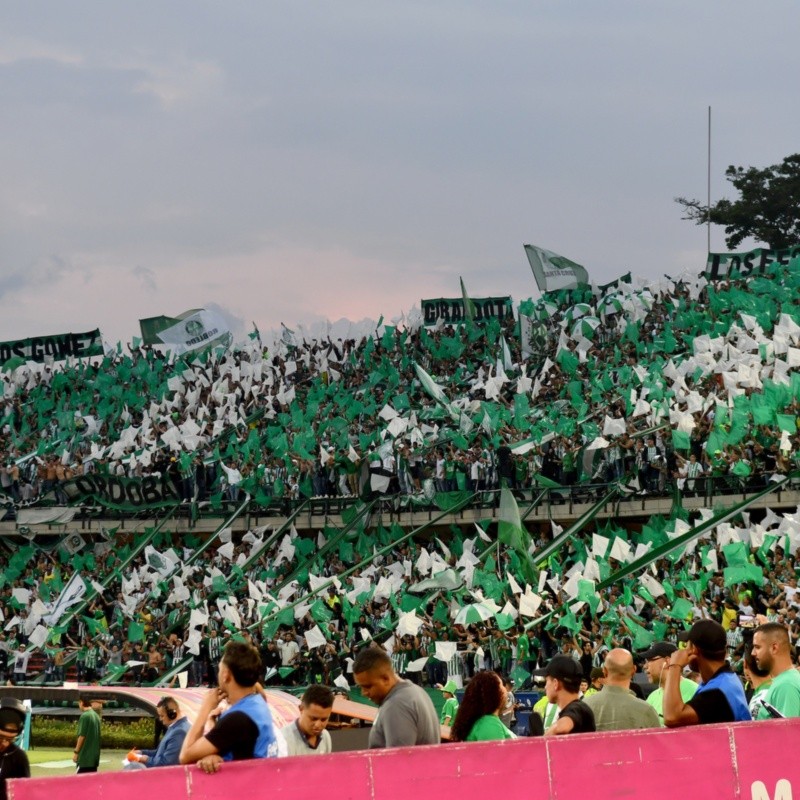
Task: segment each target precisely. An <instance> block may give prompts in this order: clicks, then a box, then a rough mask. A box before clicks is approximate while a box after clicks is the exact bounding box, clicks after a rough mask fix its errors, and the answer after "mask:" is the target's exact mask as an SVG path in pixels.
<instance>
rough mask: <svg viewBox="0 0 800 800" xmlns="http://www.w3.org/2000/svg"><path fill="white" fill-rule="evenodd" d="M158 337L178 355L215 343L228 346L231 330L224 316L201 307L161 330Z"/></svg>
mask: <svg viewBox="0 0 800 800" xmlns="http://www.w3.org/2000/svg"><path fill="white" fill-rule="evenodd" d="M158 338H159V339H160V340H161V342H162V343H163V344H165V345H167V346H168V347H169V348H170V349H172V350H173V351H174V352H175V353H176V355H181V354H182V353H189V352H192V351H194V350H202V349H203V348H204V347H209V346H211V345H215V344H219V345H221V346H224V347H227V346H228V344H230V340H231V331H230V328H229V327H228V323H227V322H225V320H224V319H223V318H222V316H220V315H219V314H217V313H216V312H215V311H206V310H205V309H201V310H200V311H196V312H195V313H194V314H192V315H191V316H189V317H186V318H185V319H182V320H181V321H180V322H179V323H178V324H177V325H173V326H172V327H170V328H165V329H164V330H163V331H159V332H158Z"/></svg>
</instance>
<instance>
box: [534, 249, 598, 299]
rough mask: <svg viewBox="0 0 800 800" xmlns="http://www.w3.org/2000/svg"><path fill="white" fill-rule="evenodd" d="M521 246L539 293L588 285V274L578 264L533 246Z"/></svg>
mask: <svg viewBox="0 0 800 800" xmlns="http://www.w3.org/2000/svg"><path fill="white" fill-rule="evenodd" d="M523 246H524V247H525V254H526V255H527V256H528V262H529V263H530V265H531V270H532V272H533V277H534V278H536V285H537V286H538V287H539V291H540V292H555V291H558V290H559V289H576V288H577V287H578V286H585V285H586V284H588V283H589V273H588V272H587V271H586V268H585V267H582V266H581V265H580V264H576V263H575V262H574V261H570V260H569V259H568V258H564V256H560V255H558V254H557V253H553V252H552V251H551V250H545V249H543V248H541V247H536V245H533V244H526V245H523Z"/></svg>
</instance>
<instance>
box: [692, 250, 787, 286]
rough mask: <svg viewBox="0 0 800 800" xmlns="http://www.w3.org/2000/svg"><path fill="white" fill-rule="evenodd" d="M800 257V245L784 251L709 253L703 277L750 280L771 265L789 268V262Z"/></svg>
mask: <svg viewBox="0 0 800 800" xmlns="http://www.w3.org/2000/svg"><path fill="white" fill-rule="evenodd" d="M798 257H800V244H796V245H794V246H793V247H786V248H784V249H783V250H769V249H767V248H764V247H757V248H756V249H755V250H749V251H748V252H746V253H709V254H708V261H707V262H706V271H705V272H704V273H703V275H704V276H705V277H706V278H708V280H710V281H719V280H725V279H727V278H730V277H739V278H748V277H751V276H752V277H755V276H756V275H763V274H764V273H765V272H766V271H767V269H768V268H769V266H770V265H771V264H780V265H781V266H783V267H787V266H789V262H790V261H791V260H792V259H794V258H798Z"/></svg>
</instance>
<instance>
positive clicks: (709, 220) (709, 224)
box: [706, 106, 711, 253]
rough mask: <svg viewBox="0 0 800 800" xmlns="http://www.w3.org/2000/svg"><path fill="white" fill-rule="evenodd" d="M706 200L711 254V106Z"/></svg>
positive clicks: (709, 250)
mask: <svg viewBox="0 0 800 800" xmlns="http://www.w3.org/2000/svg"><path fill="white" fill-rule="evenodd" d="M707 162H708V175H707V186H708V200H707V204H706V215H707V216H706V232H707V236H708V252H709V253H710V252H711V106H709V107H708V159H707Z"/></svg>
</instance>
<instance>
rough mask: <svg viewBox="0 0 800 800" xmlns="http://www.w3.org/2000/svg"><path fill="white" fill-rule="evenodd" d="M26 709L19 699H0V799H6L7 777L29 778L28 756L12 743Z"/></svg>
mask: <svg viewBox="0 0 800 800" xmlns="http://www.w3.org/2000/svg"><path fill="white" fill-rule="evenodd" d="M26 715H27V710H26V708H25V706H24V705H23V704H22V703H20V701H19V700H16V699H14V698H13V697H4V698H3V699H2V700H0V800H6V796H7V795H6V780H7V779H8V778H30V776H31V768H30V766H29V765H28V756H27V754H26V753H25V751H24V750H20V748H19V747H17V746H16V745H15V744H14V740H15V739H16V738H17V737H18V736H19V735H20V733H21V732H22V729H23V727H24V725H25V717H26Z"/></svg>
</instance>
